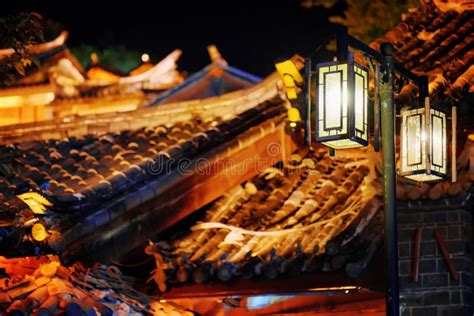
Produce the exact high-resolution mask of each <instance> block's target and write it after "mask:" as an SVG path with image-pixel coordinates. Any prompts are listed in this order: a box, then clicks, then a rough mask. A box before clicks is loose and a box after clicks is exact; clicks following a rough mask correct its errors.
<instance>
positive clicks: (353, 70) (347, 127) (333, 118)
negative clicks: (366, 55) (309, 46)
mask: <svg viewBox="0 0 474 316" xmlns="http://www.w3.org/2000/svg"><path fill="white" fill-rule="evenodd" d="M349 90H350V91H349ZM367 100H368V72H367V70H366V69H364V68H362V67H360V66H359V65H357V64H353V65H352V64H351V63H346V62H342V63H341V62H332V63H326V64H321V65H318V84H317V101H318V102H317V107H316V115H317V124H316V132H317V133H316V141H317V142H322V143H323V144H325V145H326V146H329V147H332V148H335V149H346V148H356V147H361V146H365V145H367V143H368V109H367V107H368V101H367Z"/></svg>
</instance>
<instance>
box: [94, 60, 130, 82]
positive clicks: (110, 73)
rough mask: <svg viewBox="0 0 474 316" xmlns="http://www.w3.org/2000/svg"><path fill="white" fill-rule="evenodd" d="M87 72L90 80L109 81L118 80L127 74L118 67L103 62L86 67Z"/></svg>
mask: <svg viewBox="0 0 474 316" xmlns="http://www.w3.org/2000/svg"><path fill="white" fill-rule="evenodd" d="M86 74H87V78H88V79H90V80H95V81H109V82H115V81H118V80H119V78H120V77H124V76H125V74H124V73H122V72H121V71H119V70H118V69H115V68H114V67H112V66H110V65H107V64H103V63H97V64H90V65H89V66H88V67H87V68H86Z"/></svg>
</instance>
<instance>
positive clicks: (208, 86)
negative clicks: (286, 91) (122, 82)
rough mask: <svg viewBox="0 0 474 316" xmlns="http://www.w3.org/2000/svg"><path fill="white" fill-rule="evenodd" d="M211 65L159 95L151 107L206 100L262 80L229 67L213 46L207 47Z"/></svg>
mask: <svg viewBox="0 0 474 316" xmlns="http://www.w3.org/2000/svg"><path fill="white" fill-rule="evenodd" d="M208 51H209V55H210V57H211V60H212V63H211V64H210V65H208V66H206V67H205V68H204V69H202V70H201V71H199V72H197V73H195V74H193V75H191V76H190V77H189V78H187V79H186V80H185V81H184V82H183V83H181V84H180V85H178V86H176V87H174V88H173V89H170V90H168V91H166V92H164V93H163V94H161V95H159V96H158V97H157V98H156V99H155V100H154V101H152V102H151V103H150V105H151V106H153V105H159V104H167V103H175V102H182V101H187V100H196V99H206V98H210V97H215V96H220V95H223V94H226V93H229V92H232V91H235V90H239V89H244V88H248V87H250V86H253V85H255V84H256V83H258V82H260V81H261V80H262V79H261V78H259V77H257V76H254V75H251V74H249V73H246V72H244V71H242V70H240V69H237V68H235V67H232V66H229V65H228V63H227V62H226V61H225V60H224V59H223V58H222V56H221V55H220V53H219V51H218V50H217V48H216V47H215V46H214V45H211V46H209V47H208Z"/></svg>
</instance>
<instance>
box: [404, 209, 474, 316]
mask: <svg viewBox="0 0 474 316" xmlns="http://www.w3.org/2000/svg"><path fill="white" fill-rule="evenodd" d="M440 204H441V203H440ZM472 220H473V218H472V213H471V211H470V209H448V208H447V207H444V209H443V206H436V207H430V208H421V207H410V208H399V210H398V225H399V226H398V248H399V269H400V311H401V315H403V316H424V315H427V316H428V315H429V316H433V315H446V316H448V315H453V316H461V315H472V306H473V303H472V292H473V291H472V285H473V283H472V271H473V269H472V252H471V248H472ZM417 228H422V239H421V250H420V266H419V273H420V274H419V279H418V282H413V280H412V277H411V271H412V260H413V249H414V239H415V238H414V236H415V230H416V229H417ZM433 228H437V229H438V230H439V231H440V233H441V235H442V236H443V238H444V240H445V241H446V245H447V248H448V251H449V253H450V255H451V258H452V260H453V263H454V266H455V267H456V269H457V271H458V272H459V275H460V278H459V280H458V281H456V280H454V279H453V278H452V277H451V275H450V274H449V270H448V267H447V265H446V262H445V260H444V259H443V257H442V255H441V251H440V249H439V248H438V244H437V242H436V240H435V238H434V236H433Z"/></svg>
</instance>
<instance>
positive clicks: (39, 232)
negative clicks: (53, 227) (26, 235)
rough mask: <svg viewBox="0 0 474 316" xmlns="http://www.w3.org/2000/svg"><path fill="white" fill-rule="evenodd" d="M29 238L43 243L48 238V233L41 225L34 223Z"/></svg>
mask: <svg viewBox="0 0 474 316" xmlns="http://www.w3.org/2000/svg"><path fill="white" fill-rule="evenodd" d="M31 236H33V239H34V240H36V241H43V240H45V239H46V237H48V232H47V231H46V228H45V227H44V226H43V224H40V223H36V224H34V225H33V227H32V228H31Z"/></svg>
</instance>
